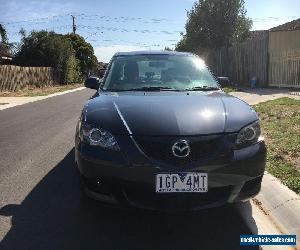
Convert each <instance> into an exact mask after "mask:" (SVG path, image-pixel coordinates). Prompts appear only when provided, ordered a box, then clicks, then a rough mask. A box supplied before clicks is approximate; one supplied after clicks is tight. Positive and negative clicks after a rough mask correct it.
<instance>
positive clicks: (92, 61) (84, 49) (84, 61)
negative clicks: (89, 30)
mask: <svg viewBox="0 0 300 250" xmlns="http://www.w3.org/2000/svg"><path fill="white" fill-rule="evenodd" d="M65 37H66V38H67V39H68V40H69V41H70V42H71V44H72V47H73V49H74V51H75V56H76V59H78V60H79V66H80V71H81V73H82V74H83V75H88V73H89V72H90V71H95V70H96V68H97V63H98V60H97V57H96V56H95V55H94V49H93V47H92V45H91V44H90V43H88V42H86V41H85V40H84V38H83V37H82V36H80V35H78V34H74V33H70V34H67V35H65Z"/></svg>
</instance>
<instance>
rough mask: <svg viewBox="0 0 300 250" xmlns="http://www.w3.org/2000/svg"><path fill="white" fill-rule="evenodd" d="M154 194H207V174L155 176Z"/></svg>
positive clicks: (165, 174) (166, 174)
mask: <svg viewBox="0 0 300 250" xmlns="http://www.w3.org/2000/svg"><path fill="white" fill-rule="evenodd" d="M155 186H156V189H155V191H156V193H177V192H178V193H202V192H207V191H208V188H207V173H191V172H190V173H161V174H157V175H156V185H155Z"/></svg>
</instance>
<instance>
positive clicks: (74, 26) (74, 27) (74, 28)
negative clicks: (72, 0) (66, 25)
mask: <svg viewBox="0 0 300 250" xmlns="http://www.w3.org/2000/svg"><path fill="white" fill-rule="evenodd" d="M71 17H72V20H73V33H74V34H75V33H76V25H75V16H73V15H71Z"/></svg>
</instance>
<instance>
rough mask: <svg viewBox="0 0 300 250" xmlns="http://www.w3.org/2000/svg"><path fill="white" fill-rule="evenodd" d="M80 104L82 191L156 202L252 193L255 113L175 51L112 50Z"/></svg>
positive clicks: (210, 203)
mask: <svg viewBox="0 0 300 250" xmlns="http://www.w3.org/2000/svg"><path fill="white" fill-rule="evenodd" d="M86 86H87V87H89V88H92V89H96V90H97V93H96V94H95V95H94V96H93V98H92V99H90V100H89V101H88V102H87V103H86V104H85V106H84V108H83V110H82V113H81V116H80V118H79V121H78V124H77V128H76V134H75V152H76V153H75V157H76V158H75V161H76V165H77V168H78V170H79V174H80V178H81V182H82V185H83V187H84V190H85V193H86V194H87V195H89V196H90V197H93V198H95V199H98V200H101V201H103V202H107V203H111V204H117V205H122V206H129V207H139V208H148V209H158V210H186V209H188V210H189V209H201V208H208V207H215V206H221V205H224V204H226V203H233V202H237V201H243V200H247V199H249V198H250V197H253V196H255V195H256V194H257V193H258V192H259V190H260V186H261V181H262V177H263V173H264V169H265V161H266V147H265V143H264V140H263V138H262V137H261V132H260V124H259V119H258V116H257V114H256V113H255V111H254V110H253V109H252V108H251V107H250V106H248V105H247V104H246V103H245V102H243V101H241V100H239V99H237V98H235V97H232V96H229V95H227V94H226V93H224V92H223V91H222V89H220V88H219V85H218V83H217V81H216V80H215V78H214V77H213V76H212V75H211V73H210V71H209V70H208V68H207V67H206V65H205V63H204V62H203V61H202V60H201V59H200V58H199V57H197V56H194V55H192V54H189V53H179V52H166V51H164V52H153V51H151V52H149V51H146V52H127V53H117V54H115V55H114V56H113V58H112V60H111V62H110V64H109V66H108V70H107V72H106V74H105V75H104V77H103V79H102V80H101V81H98V80H95V78H92V79H87V80H86Z"/></svg>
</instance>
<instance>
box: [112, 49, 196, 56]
mask: <svg viewBox="0 0 300 250" xmlns="http://www.w3.org/2000/svg"><path fill="white" fill-rule="evenodd" d="M136 55H179V56H193V54H192V53H188V52H178V51H155V50H144V51H131V52H117V53H115V54H114V57H115V56H136Z"/></svg>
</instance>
